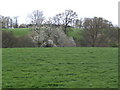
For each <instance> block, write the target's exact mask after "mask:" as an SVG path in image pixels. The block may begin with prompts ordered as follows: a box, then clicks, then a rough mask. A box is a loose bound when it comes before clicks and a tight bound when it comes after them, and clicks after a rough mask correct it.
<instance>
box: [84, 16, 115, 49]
mask: <svg viewBox="0 0 120 90" xmlns="http://www.w3.org/2000/svg"><path fill="white" fill-rule="evenodd" d="M83 27H84V35H85V38H86V41H88V43H89V44H90V46H92V47H94V46H97V45H99V44H100V43H101V42H103V41H104V40H105V33H104V32H105V31H106V30H110V28H112V27H113V25H112V23H111V22H109V21H108V20H105V19H103V18H101V17H94V18H85V19H84V22H83ZM103 37H104V38H103Z"/></svg>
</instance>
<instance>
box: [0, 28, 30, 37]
mask: <svg viewBox="0 0 120 90" xmlns="http://www.w3.org/2000/svg"><path fill="white" fill-rule="evenodd" d="M2 30H6V31H9V32H13V34H14V35H15V36H17V37H20V36H24V35H27V34H28V33H29V32H30V28H15V29H2Z"/></svg>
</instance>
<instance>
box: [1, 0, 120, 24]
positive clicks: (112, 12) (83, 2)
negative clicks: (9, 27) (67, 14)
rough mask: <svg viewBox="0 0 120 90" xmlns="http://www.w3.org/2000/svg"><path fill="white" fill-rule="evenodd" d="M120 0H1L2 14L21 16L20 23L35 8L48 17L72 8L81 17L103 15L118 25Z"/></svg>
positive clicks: (24, 20) (24, 21)
mask: <svg viewBox="0 0 120 90" xmlns="http://www.w3.org/2000/svg"><path fill="white" fill-rule="evenodd" d="M118 2H119V0H1V1H0V3H1V5H0V15H3V16H11V17H12V16H19V24H20V23H26V21H27V19H26V17H27V16H28V14H30V13H31V12H32V11H34V10H41V11H43V13H44V15H45V16H46V17H52V16H55V15H56V14H58V13H61V12H64V10H65V9H72V10H73V11H75V12H77V14H78V17H79V18H84V17H95V16H96V17H103V18H105V19H107V20H109V21H111V22H112V23H113V24H114V25H118Z"/></svg>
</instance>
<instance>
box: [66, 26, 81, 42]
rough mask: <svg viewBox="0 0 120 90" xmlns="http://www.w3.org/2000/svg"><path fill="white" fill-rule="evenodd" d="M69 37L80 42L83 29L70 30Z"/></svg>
mask: <svg viewBox="0 0 120 90" xmlns="http://www.w3.org/2000/svg"><path fill="white" fill-rule="evenodd" d="M67 30H68V36H70V37H73V38H76V39H77V40H79V39H80V38H81V37H82V35H81V34H82V29H79V28H68V29H67Z"/></svg>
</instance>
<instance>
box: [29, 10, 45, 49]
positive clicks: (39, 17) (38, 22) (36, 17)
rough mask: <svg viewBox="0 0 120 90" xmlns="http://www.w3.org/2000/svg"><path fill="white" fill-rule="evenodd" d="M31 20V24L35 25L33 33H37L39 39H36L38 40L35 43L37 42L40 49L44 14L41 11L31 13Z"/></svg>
mask: <svg viewBox="0 0 120 90" xmlns="http://www.w3.org/2000/svg"><path fill="white" fill-rule="evenodd" d="M29 19H30V23H31V24H32V25H33V27H32V30H33V32H34V33H37V37H36V38H37V39H35V41H36V42H37V46H38V47H39V46H40V45H41V42H40V33H41V30H42V24H43V21H44V19H45V18H44V16H43V12H42V11H40V10H35V11H33V12H32V13H31V15H30V16H29ZM33 39H34V38H33Z"/></svg>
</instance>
